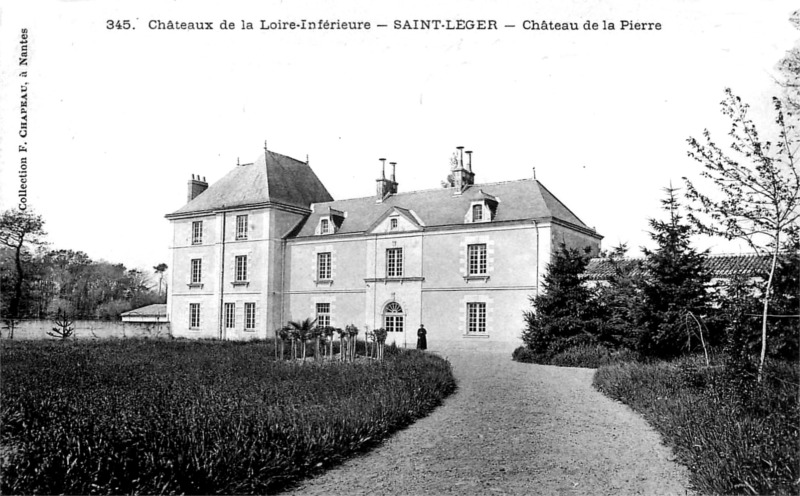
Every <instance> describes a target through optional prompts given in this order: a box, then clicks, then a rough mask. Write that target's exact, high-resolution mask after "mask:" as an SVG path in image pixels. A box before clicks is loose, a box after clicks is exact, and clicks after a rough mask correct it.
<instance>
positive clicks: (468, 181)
mask: <svg viewBox="0 0 800 496" xmlns="http://www.w3.org/2000/svg"><path fill="white" fill-rule="evenodd" d="M456 149H457V150H458V167H457V168H455V169H453V171H452V174H453V181H454V183H455V184H454V186H455V190H456V191H455V194H457V195H460V194H461V192H462V191H464V190H465V189H466V188H467V186H470V185H473V184H475V173H474V172H472V151H468V152H467V167H466V168H464V147H463V146H457V147H456Z"/></svg>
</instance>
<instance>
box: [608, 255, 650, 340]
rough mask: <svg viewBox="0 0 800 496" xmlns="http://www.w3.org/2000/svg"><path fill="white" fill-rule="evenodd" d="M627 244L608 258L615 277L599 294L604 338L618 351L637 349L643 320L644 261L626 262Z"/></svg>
mask: <svg viewBox="0 0 800 496" xmlns="http://www.w3.org/2000/svg"><path fill="white" fill-rule="evenodd" d="M627 251H628V246H627V244H626V243H621V244H620V245H619V246H616V247H614V248H613V249H612V250H611V252H610V253H609V254H608V255H607V256H606V261H607V263H608V264H610V266H611V269H612V271H613V272H612V274H611V275H610V277H609V278H608V281H607V284H606V285H602V286H600V287H599V288H598V291H597V311H598V315H599V316H601V317H602V320H601V325H600V336H599V337H600V339H601V340H602V341H604V342H606V343H609V344H611V345H612V346H613V347H615V348H628V349H631V350H634V349H636V348H637V344H638V343H639V339H640V337H639V335H640V334H641V327H640V325H639V324H640V322H641V321H642V307H643V301H642V291H641V290H642V284H643V276H642V268H641V265H642V261H641V260H626V259H625V254H626V253H627Z"/></svg>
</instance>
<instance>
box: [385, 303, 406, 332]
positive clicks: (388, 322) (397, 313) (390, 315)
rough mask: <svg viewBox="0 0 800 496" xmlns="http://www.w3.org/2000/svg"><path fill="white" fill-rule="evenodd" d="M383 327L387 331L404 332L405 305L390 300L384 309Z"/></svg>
mask: <svg viewBox="0 0 800 496" xmlns="http://www.w3.org/2000/svg"><path fill="white" fill-rule="evenodd" d="M383 327H384V328H385V329H386V332H403V307H401V306H400V304H399V303H397V302H395V301H392V302H389V303H388V304H387V305H386V307H385V308H384V309H383Z"/></svg>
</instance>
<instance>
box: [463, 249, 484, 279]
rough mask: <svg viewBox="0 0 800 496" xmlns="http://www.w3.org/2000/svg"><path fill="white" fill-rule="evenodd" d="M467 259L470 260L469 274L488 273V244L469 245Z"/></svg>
mask: <svg viewBox="0 0 800 496" xmlns="http://www.w3.org/2000/svg"><path fill="white" fill-rule="evenodd" d="M467 259H468V261H469V275H471V276H478V275H485V274H486V245H485V244H480V245H469V246H467Z"/></svg>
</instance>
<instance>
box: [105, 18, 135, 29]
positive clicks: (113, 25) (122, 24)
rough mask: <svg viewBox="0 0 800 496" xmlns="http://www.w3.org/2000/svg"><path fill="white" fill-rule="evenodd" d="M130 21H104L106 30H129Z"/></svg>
mask: <svg viewBox="0 0 800 496" xmlns="http://www.w3.org/2000/svg"><path fill="white" fill-rule="evenodd" d="M131 27H132V26H131V21H129V20H127V19H126V20H124V21H119V20H117V21H114V20H111V19H109V20H108V21H106V29H131Z"/></svg>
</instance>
